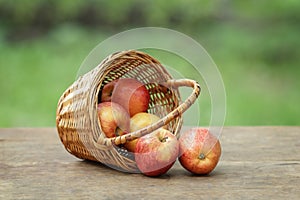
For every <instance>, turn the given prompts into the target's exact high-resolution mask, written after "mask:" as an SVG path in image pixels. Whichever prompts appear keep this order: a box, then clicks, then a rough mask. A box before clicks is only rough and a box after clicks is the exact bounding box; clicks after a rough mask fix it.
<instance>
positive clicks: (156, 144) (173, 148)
mask: <svg viewBox="0 0 300 200" xmlns="http://www.w3.org/2000/svg"><path fill="white" fill-rule="evenodd" d="M178 152H179V142H178V140H177V138H176V136H175V135H173V134H172V133H171V132H170V131H168V130H166V129H163V128H161V129H159V130H157V131H154V132H152V133H149V134H147V135H145V136H143V137H141V138H139V140H138V142H137V144H136V149H135V161H136V164H137V167H138V168H139V170H140V171H141V172H142V173H143V174H144V175H146V176H160V175H163V174H165V173H166V172H167V171H168V170H169V169H170V168H171V167H172V166H173V164H174V163H175V161H176V159H177V157H178Z"/></svg>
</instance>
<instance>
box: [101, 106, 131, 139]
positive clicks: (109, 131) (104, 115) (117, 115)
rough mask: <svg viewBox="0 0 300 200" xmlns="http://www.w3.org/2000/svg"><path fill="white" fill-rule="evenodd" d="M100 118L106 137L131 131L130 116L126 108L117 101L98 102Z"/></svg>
mask: <svg viewBox="0 0 300 200" xmlns="http://www.w3.org/2000/svg"><path fill="white" fill-rule="evenodd" d="M97 112H98V118H99V121H100V125H101V129H102V131H103V132H104V133H105V135H106V137H109V138H111V137H115V136H119V135H124V134H126V133H128V132H129V128H130V117H129V115H128V113H127V112H126V110H125V109H124V108H123V107H122V106H120V105H119V104H117V103H113V102H103V103H99V104H98V110H97Z"/></svg>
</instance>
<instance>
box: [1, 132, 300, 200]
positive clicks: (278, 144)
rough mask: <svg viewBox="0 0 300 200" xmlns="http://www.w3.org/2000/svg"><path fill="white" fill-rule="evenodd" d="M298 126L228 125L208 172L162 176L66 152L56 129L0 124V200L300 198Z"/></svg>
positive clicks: (176, 168)
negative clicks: (131, 171)
mask: <svg viewBox="0 0 300 200" xmlns="http://www.w3.org/2000/svg"><path fill="white" fill-rule="evenodd" d="M299 138H300V127H226V128H224V130H223V133H222V135H221V138H220V142H221V145H222V150H223V153H222V157H221V160H220V162H219V164H218V166H217V167H216V169H215V170H214V171H213V172H212V173H211V174H210V175H208V176H193V175H191V174H190V173H188V172H187V171H185V170H184V169H183V168H182V167H181V166H180V164H179V163H178V162H177V163H176V164H175V165H174V166H173V168H172V169H171V170H170V171H169V172H168V173H167V174H166V175H164V176H162V177H160V178H149V177H145V176H143V175H141V174H128V173H124V172H119V171H116V170H113V169H110V168H108V167H106V166H103V165H101V164H99V163H96V162H89V161H82V160H79V159H77V158H75V157H74V156H72V155H71V154H69V153H68V152H67V151H66V150H65V149H64V147H63V145H62V144H61V142H60V140H59V137H58V135H57V132H56V129H54V128H14V129H0V152H1V153H0V199H160V200H161V199H174V198H184V199H300V188H299V185H300V154H299V150H300V139H299Z"/></svg>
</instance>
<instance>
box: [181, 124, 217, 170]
mask: <svg viewBox="0 0 300 200" xmlns="http://www.w3.org/2000/svg"><path fill="white" fill-rule="evenodd" d="M220 156H221V145H220V142H219V140H218V139H217V138H216V137H215V136H214V135H213V134H211V133H210V132H209V131H208V129H205V128H200V127H198V128H192V129H189V130H187V131H186V132H184V133H183V134H182V135H181V136H180V138H179V162H180V164H181V165H182V166H183V167H184V168H185V169H186V170H188V171H190V172H191V173H193V174H199V175H204V174H209V173H210V172H211V171H213V170H214V168H215V167H216V166H217V164H218V162H219V158H220Z"/></svg>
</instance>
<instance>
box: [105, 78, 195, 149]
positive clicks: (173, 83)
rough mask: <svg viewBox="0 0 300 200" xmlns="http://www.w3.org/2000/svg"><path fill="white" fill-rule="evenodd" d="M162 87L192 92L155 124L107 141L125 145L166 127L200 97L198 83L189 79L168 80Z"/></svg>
mask: <svg viewBox="0 0 300 200" xmlns="http://www.w3.org/2000/svg"><path fill="white" fill-rule="evenodd" d="M163 85H164V86H166V87H168V88H175V89H177V88H178V87H183V86H186V87H192V88H193V92H192V94H191V95H190V96H189V97H188V98H187V99H186V100H185V101H184V102H183V103H182V104H180V105H179V106H178V107H177V108H176V109H174V110H173V111H172V112H170V113H169V114H168V115H166V116H165V117H163V118H161V119H160V120H159V121H157V122H156V123H153V124H152V125H150V126H147V127H145V128H142V129H140V130H137V131H135V132H132V133H128V134H125V135H122V136H117V137H113V138H107V139H108V140H110V141H111V142H112V143H113V144H115V145H119V144H125V143H126V142H127V141H130V140H134V139H136V138H140V137H142V136H144V135H146V134H148V133H151V132H153V131H155V130H157V129H159V128H161V127H163V126H165V125H167V124H168V123H169V122H170V121H172V120H173V119H175V118H176V117H178V116H180V115H182V114H183V113H184V112H185V111H186V110H187V109H188V108H189V107H190V106H191V105H192V104H193V103H194V102H195V101H196V99H197V98H198V96H199V95H200V91H201V88H200V85H199V83H198V82H197V81H194V80H191V79H178V80H168V81H167V82H166V83H164V84H163Z"/></svg>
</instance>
